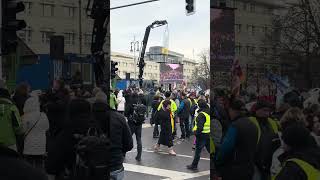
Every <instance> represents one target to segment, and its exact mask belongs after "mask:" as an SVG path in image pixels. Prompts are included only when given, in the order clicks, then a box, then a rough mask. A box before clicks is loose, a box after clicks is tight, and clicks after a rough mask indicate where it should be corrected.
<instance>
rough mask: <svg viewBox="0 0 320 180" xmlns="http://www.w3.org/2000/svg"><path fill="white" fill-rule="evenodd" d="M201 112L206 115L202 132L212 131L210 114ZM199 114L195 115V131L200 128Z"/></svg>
mask: <svg viewBox="0 0 320 180" xmlns="http://www.w3.org/2000/svg"><path fill="white" fill-rule="evenodd" d="M199 114H203V115H205V117H206V122H205V123H204V125H203V130H202V133H203V134H208V133H210V115H209V114H208V113H206V112H200V113H199ZM199 114H198V115H197V116H196V117H195V123H194V127H193V129H192V130H193V131H196V130H197V129H198V127H197V120H198V116H199Z"/></svg>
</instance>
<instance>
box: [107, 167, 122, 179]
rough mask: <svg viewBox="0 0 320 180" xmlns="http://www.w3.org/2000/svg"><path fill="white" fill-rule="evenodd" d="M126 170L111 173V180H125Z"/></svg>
mask: <svg viewBox="0 0 320 180" xmlns="http://www.w3.org/2000/svg"><path fill="white" fill-rule="evenodd" d="M123 179H124V168H122V169H119V170H116V171H112V172H110V180H123Z"/></svg>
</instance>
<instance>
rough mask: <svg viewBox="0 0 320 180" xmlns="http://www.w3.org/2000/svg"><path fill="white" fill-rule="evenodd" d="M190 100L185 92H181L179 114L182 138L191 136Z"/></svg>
mask: <svg viewBox="0 0 320 180" xmlns="http://www.w3.org/2000/svg"><path fill="white" fill-rule="evenodd" d="M190 108H191V107H190V102H189V101H188V99H187V98H186V95H185V94H184V93H182V94H181V103H180V106H179V109H178V110H177V115H178V117H179V118H180V128H181V137H180V139H182V140H183V139H185V138H187V139H189V138H190V131H189V130H190V128H189V126H190V125H189V113H190Z"/></svg>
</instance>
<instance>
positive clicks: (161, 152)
mask: <svg viewBox="0 0 320 180" xmlns="http://www.w3.org/2000/svg"><path fill="white" fill-rule="evenodd" d="M143 152H148V153H158V154H168V153H166V152H163V151H159V152H154V151H150V150H143ZM176 156H179V157H186V158H193V156H189V155H184V154H177V155H176ZM200 159H201V160H206V161H210V159H209V158H200Z"/></svg>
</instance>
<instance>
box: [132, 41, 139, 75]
mask: <svg viewBox="0 0 320 180" xmlns="http://www.w3.org/2000/svg"><path fill="white" fill-rule="evenodd" d="M139 43H140V42H139V41H136V37H134V39H133V41H131V42H130V44H131V48H130V52H131V53H132V52H133V61H134V79H136V78H137V77H136V74H137V69H136V68H137V63H136V52H139V50H140V48H139Z"/></svg>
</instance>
